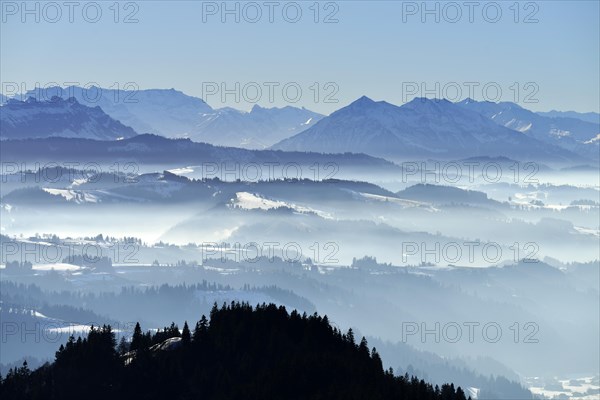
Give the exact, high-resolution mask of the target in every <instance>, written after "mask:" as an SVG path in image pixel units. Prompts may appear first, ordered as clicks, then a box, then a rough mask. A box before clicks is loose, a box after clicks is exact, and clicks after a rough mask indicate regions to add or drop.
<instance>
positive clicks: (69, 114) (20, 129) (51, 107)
mask: <svg viewBox="0 0 600 400" xmlns="http://www.w3.org/2000/svg"><path fill="white" fill-rule="evenodd" d="M135 135H136V132H135V131H134V130H133V129H131V128H130V127H128V126H125V125H123V124H122V123H121V122H119V121H116V120H114V119H112V118H111V117H110V116H108V115H107V114H105V113H104V111H102V109H100V107H87V106H85V105H83V104H80V103H79V102H77V100H75V99H74V98H70V99H67V100H64V99H62V98H60V97H53V98H52V99H51V100H49V101H37V100H35V99H33V98H29V99H27V100H26V101H18V100H10V101H9V102H8V103H6V104H5V105H4V106H2V112H1V113H0V136H1V138H2V139H25V138H46V137H70V138H81V139H97V140H116V139H121V138H129V137H133V136H135Z"/></svg>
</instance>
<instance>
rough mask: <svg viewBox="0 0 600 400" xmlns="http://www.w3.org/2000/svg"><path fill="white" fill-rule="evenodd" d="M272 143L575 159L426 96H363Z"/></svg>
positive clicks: (388, 153) (396, 153) (383, 152)
mask: <svg viewBox="0 0 600 400" xmlns="http://www.w3.org/2000/svg"><path fill="white" fill-rule="evenodd" d="M273 148H274V149H280V150H298V151H319V152H324V153H343V152H364V153H367V154H370V155H377V156H383V157H387V158H391V159H399V158H407V157H415V158H416V157H423V156H427V157H435V158H458V157H474V156H510V157H513V158H517V159H528V160H541V159H551V160H555V161H557V160H572V159H574V158H577V157H576V156H575V155H574V154H572V153H570V152H568V151H565V150H563V149H561V148H559V147H556V146H552V145H550V144H546V143H541V142H539V141H537V140H535V139H533V138H530V137H528V136H526V135H522V134H520V133H519V132H516V131H514V130H511V129H508V128H505V127H503V126H499V125H498V124H496V123H494V122H493V121H492V120H490V119H489V118H487V117H484V116H483V115H481V114H479V113H477V112H474V111H470V110H467V109H464V108H463V107H461V106H459V105H456V104H453V103H451V102H449V101H447V100H430V99H424V98H417V99H414V100H413V101H411V102H409V103H407V104H405V105H403V106H401V107H398V106H395V105H392V104H389V103H386V102H384V101H380V102H375V101H373V100H371V99H369V98H367V97H361V98H360V99H358V100H356V101H355V102H353V103H352V104H350V105H349V106H347V107H344V108H342V109H340V110H338V111H336V112H334V113H333V114H331V115H330V116H329V117H327V118H324V119H322V120H321V121H319V122H318V123H317V124H315V126H314V127H312V128H309V129H308V130H306V131H304V132H302V133H299V134H298V135H295V136H293V137H291V138H289V139H286V140H283V141H281V142H279V143H277V144H276V145H274V146H273Z"/></svg>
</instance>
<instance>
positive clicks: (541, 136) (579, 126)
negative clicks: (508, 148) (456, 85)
mask: <svg viewBox="0 0 600 400" xmlns="http://www.w3.org/2000/svg"><path fill="white" fill-rule="evenodd" d="M457 104H458V105H459V106H461V107H463V108H464V109H467V110H471V111H475V112H478V113H479V114H481V115H483V116H485V117H487V118H489V119H491V120H492V121H494V122H495V123H497V124H498V125H502V126H505V127H507V128H510V129H513V130H516V131H518V132H521V133H524V134H526V135H527V136H530V137H533V138H535V139H538V140H541V141H544V142H546V143H551V144H554V145H557V146H560V147H563V148H565V149H568V150H571V151H575V152H578V153H581V154H583V155H584V156H587V157H593V156H594V155H595V158H597V157H598V154H597V153H598V144H597V143H595V144H594V142H593V141H592V142H590V141H591V140H593V139H594V138H595V137H596V136H597V135H598V134H599V133H600V124H599V123H598V120H596V123H593V122H587V121H584V120H581V119H578V118H570V117H568V118H567V117H558V116H556V117H549V116H544V115H540V114H538V113H534V112H533V111H529V110H527V109H525V108H523V107H521V106H519V105H518V104H515V103H511V102H501V103H493V102H489V101H475V100H472V99H466V100H463V101H461V102H459V103H457Z"/></svg>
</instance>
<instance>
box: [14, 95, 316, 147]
mask: <svg viewBox="0 0 600 400" xmlns="http://www.w3.org/2000/svg"><path fill="white" fill-rule="evenodd" d="M52 96H58V97H61V98H67V97H74V98H75V99H77V101H78V102H80V103H81V104H84V105H88V106H91V107H94V106H100V107H101V108H102V110H104V112H106V113H107V114H108V115H110V116H111V117H112V118H114V119H116V120H119V121H121V122H122V123H123V124H125V125H128V126H130V127H132V128H133V129H134V130H135V131H137V132H138V133H153V134H157V135H161V136H165V137H169V138H190V139H192V140H194V141H196V142H206V143H211V144H215V145H220V146H234V147H241V148H248V149H264V148H266V147H269V146H270V145H272V144H274V143H276V142H278V141H280V140H282V139H285V138H287V137H289V136H291V135H293V134H295V133H298V132H300V131H302V130H304V129H306V128H308V127H310V126H312V125H313V124H314V123H315V122H316V121H318V120H319V119H321V118H322V117H323V115H321V114H318V113H315V112H312V111H310V110H307V109H305V108H296V107H291V106H287V107H283V108H262V107H259V106H257V105H256V106H254V107H253V108H252V110H251V111H250V112H244V111H240V110H236V109H233V108H229V107H226V108H221V109H213V108H212V107H211V106H209V105H208V104H207V103H206V102H205V101H204V100H202V99H200V98H197V97H193V96H188V95H186V94H184V93H182V92H180V91H177V90H175V89H148V90H122V89H121V90H118V89H106V88H100V87H95V86H92V87H90V88H82V87H79V86H70V87H66V88H61V87H49V88H45V89H34V90H30V91H28V92H26V93H25V94H24V95H23V96H21V97H24V98H29V97H33V98H36V99H39V100H43V99H49V98H51V97H52Z"/></svg>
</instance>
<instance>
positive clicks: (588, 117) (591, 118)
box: [536, 110, 600, 124]
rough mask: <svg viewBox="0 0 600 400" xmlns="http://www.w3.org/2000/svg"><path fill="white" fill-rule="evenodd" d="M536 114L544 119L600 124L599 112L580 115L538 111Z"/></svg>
mask: <svg viewBox="0 0 600 400" xmlns="http://www.w3.org/2000/svg"><path fill="white" fill-rule="evenodd" d="M536 114H538V115H541V116H542V117H550V118H557V117H560V118H575V119H580V120H582V121H585V122H591V123H594V124H600V114H599V113H597V112H587V113H580V112H576V111H557V110H551V111H538V112H537V113H536Z"/></svg>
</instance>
